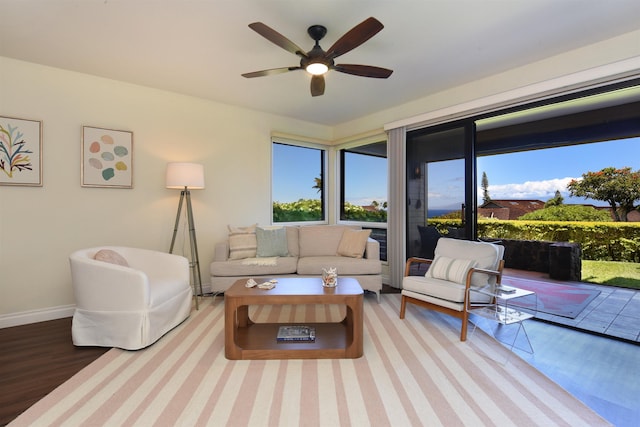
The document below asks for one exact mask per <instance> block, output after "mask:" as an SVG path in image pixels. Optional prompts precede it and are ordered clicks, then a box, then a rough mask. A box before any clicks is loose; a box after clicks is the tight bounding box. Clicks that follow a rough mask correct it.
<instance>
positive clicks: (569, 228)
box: [428, 219, 640, 262]
mask: <svg viewBox="0 0 640 427" xmlns="http://www.w3.org/2000/svg"><path fill="white" fill-rule="evenodd" d="M428 222H429V224H431V225H435V226H436V227H438V229H439V230H440V231H441V232H443V233H446V229H447V227H456V226H458V227H459V226H460V220H449V219H429V221H428ZM478 237H480V238H492V239H513V240H544V241H551V242H577V243H580V245H581V247H582V258H583V259H588V260H596V261H628V262H640V223H636V222H583V221H501V220H494V219H490V220H478Z"/></svg>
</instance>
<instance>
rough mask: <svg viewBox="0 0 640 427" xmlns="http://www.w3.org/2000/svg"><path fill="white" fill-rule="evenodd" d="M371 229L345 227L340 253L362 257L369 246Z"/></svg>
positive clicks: (341, 254) (352, 256)
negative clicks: (368, 240)
mask: <svg viewBox="0 0 640 427" xmlns="http://www.w3.org/2000/svg"><path fill="white" fill-rule="evenodd" d="M370 235H371V230H350V229H345V230H344V233H342V239H340V244H339V245H338V255H340V256H347V257H351V258H362V256H363V255H364V250H365V248H366V246H367V239H368V238H369V236H370Z"/></svg>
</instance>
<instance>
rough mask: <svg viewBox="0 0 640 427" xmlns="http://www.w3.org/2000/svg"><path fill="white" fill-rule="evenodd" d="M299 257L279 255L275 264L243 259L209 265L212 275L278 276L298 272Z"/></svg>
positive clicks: (215, 262)
mask: <svg viewBox="0 0 640 427" xmlns="http://www.w3.org/2000/svg"><path fill="white" fill-rule="evenodd" d="M297 264H298V258H296V257H279V258H278V259H277V261H276V264H275V265H255V264H254V265H247V264H243V260H235V261H214V262H212V263H211V264H210V266H209V271H210V273H211V275H212V276H224V277H236V276H240V277H242V276H246V277H258V276H278V275H281V274H294V273H295V272H296V268H297Z"/></svg>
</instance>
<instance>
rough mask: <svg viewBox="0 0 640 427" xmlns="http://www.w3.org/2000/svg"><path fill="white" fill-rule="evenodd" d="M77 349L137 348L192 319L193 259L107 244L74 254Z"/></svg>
mask: <svg viewBox="0 0 640 427" xmlns="http://www.w3.org/2000/svg"><path fill="white" fill-rule="evenodd" d="M69 262H70V264H71V279H72V283H73V290H74V294H75V299H76V310H75V313H74V315H73V323H72V328H71V332H72V337H73V343H74V344H75V345H77V346H100V347H119V348H123V349H126V350H137V349H140V348H143V347H147V346H149V345H151V344H153V343H154V342H155V341H157V340H158V339H159V338H160V337H162V336H163V335H164V334H165V333H167V332H168V331H170V330H171V329H173V328H174V327H175V326H177V325H178V324H180V323H181V322H182V321H183V320H185V319H186V318H187V317H189V313H190V312H191V301H192V292H191V286H190V285H189V261H188V260H187V259H186V258H184V257H182V256H179V255H172V254H168V253H164V252H158V251H152V250H148V249H138V248H128V247H121V246H105V247H98V248H90V249H82V250H79V251H76V252H74V253H73V254H71V255H70V256H69Z"/></svg>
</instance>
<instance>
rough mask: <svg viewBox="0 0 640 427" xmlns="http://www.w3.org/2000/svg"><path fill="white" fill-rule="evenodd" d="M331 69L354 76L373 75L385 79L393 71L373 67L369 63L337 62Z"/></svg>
mask: <svg viewBox="0 0 640 427" xmlns="http://www.w3.org/2000/svg"><path fill="white" fill-rule="evenodd" d="M333 69H334V70H336V71H339V72H341V73H346V74H353V75H354V76H361V77H373V78H376V79H386V78H387V77H389V76H390V75H391V73H393V70H389V69H387V68H381V67H374V66H371V65H356V64H338V65H334V66H333Z"/></svg>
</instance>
